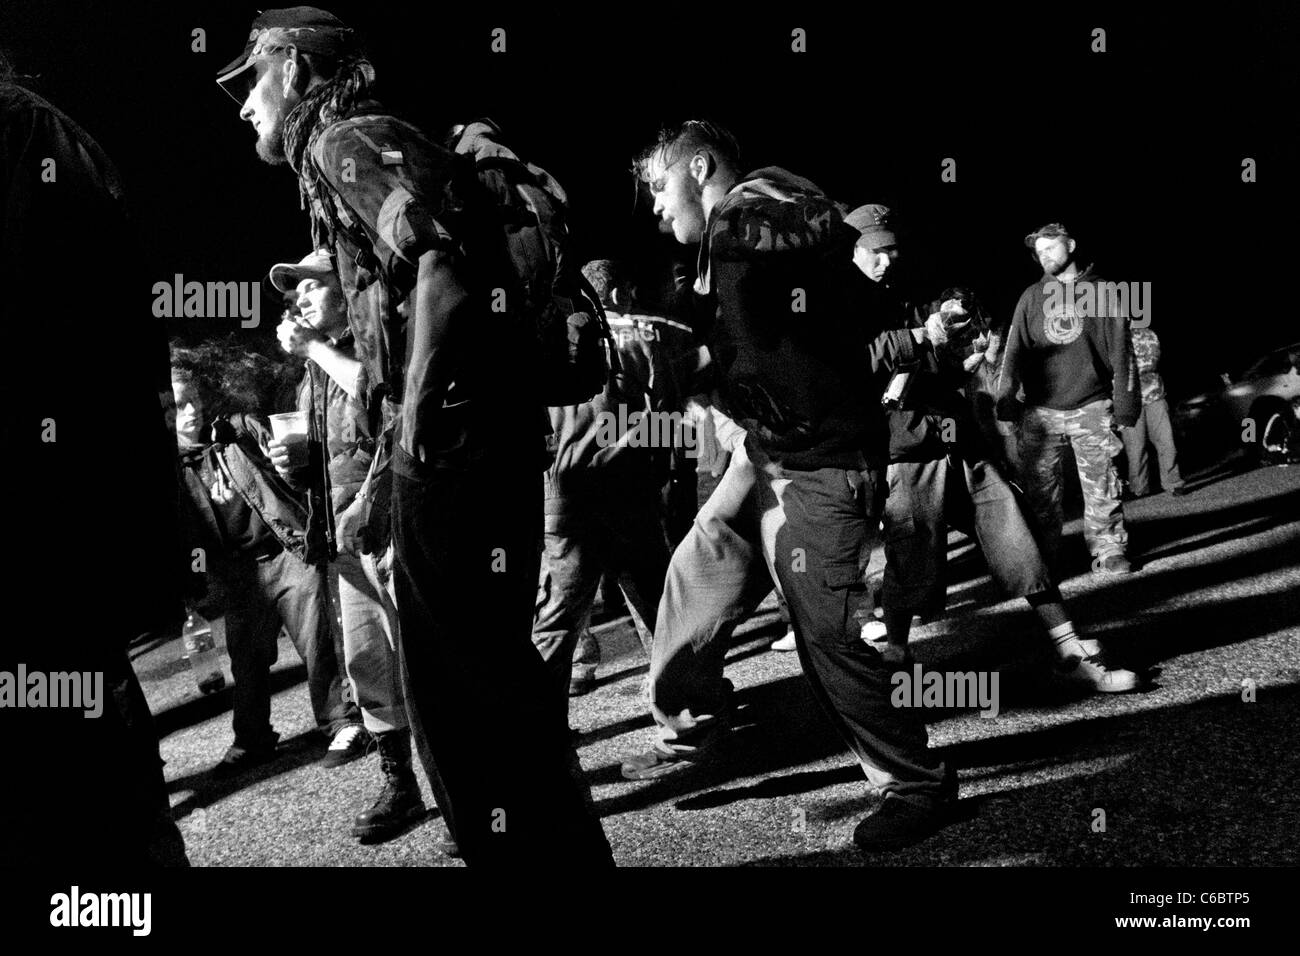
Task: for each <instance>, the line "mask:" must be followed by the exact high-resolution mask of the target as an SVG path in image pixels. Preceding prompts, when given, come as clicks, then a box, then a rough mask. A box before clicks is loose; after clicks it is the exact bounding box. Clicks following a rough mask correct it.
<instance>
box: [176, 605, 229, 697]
mask: <svg viewBox="0 0 1300 956" xmlns="http://www.w3.org/2000/svg"><path fill="white" fill-rule="evenodd" d="M225 625H226V619H225V618H224V617H219V618H217V619H216V620H215V621H212V622H210V623H209V622H208V621H207V620H206V619H205V618H203V617H200V616H199V615H198V614H195V613H193V612H191V613H190V615H189V616H188V617H187V618H185V628H184V630H182V631H181V636H182V637H183V638H184V640H185V656H186V657H187V658H189V661H190V670H192V671H193V672H194V680H195V682H196V683H197V684H198V685H199V690H200V691H201V692H202V693H204V694H211V693H215V692H216V691H219V690H221V688H223V687H225V686H226V676H225V674H224V673H223V672H222V667H221V647H220V646H219V644H218V643H217V640H218V638H221V637H224V636H225V633H224V632H225V629H226V627H225ZM223 643H224V642H223Z"/></svg>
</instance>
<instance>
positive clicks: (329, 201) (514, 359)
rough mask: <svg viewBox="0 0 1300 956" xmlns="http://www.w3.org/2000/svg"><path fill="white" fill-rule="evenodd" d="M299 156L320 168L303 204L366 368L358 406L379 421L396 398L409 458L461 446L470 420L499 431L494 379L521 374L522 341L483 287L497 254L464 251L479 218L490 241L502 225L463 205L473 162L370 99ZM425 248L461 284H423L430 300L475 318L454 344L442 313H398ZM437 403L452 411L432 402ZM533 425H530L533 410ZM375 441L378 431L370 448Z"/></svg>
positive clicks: (496, 275)
mask: <svg viewBox="0 0 1300 956" xmlns="http://www.w3.org/2000/svg"><path fill="white" fill-rule="evenodd" d="M309 161H310V162H311V163H312V164H313V166H314V169H315V172H316V174H317V175H318V177H319V184H318V187H317V188H316V190H315V196H314V197H313V215H314V216H315V217H316V219H317V221H318V224H320V225H322V226H323V227H324V231H325V233H326V235H327V237H328V241H329V243H330V244H331V245H332V248H333V251H334V253H335V262H336V265H337V268H338V273H339V279H340V281H341V284H342V286H343V291H344V295H345V296H346V299H347V302H348V322H349V325H350V327H351V330H352V334H353V337H354V339H355V342H356V355H357V358H358V360H359V361H360V362H361V363H362V366H363V367H364V369H365V373H364V375H363V377H362V381H361V382H360V383H359V387H360V390H361V395H362V401H363V403H364V404H365V406H366V408H367V409H368V410H369V411H370V412H371V413H372V414H377V413H379V414H380V420H382V422H383V427H384V429H385V430H388V429H390V428H392V427H393V426H394V424H395V420H396V419H397V418H398V417H399V416H398V410H399V409H400V420H401V421H400V426H399V427H398V428H397V429H396V436H397V438H396V440H397V441H398V443H399V444H400V445H401V446H402V447H403V450H404V451H406V452H407V453H408V454H410V455H413V456H414V457H418V458H426V457H428V455H429V454H432V453H437V452H438V450H439V449H446V448H453V447H462V446H463V445H464V441H465V428H466V427H468V426H467V425H466V423H467V422H469V421H471V420H480V419H481V420H483V421H485V422H486V421H496V422H498V423H499V424H498V427H496V428H483V429H479V430H478V432H477V433H478V434H480V435H500V434H501V432H502V431H503V430H504V427H503V426H502V425H501V424H500V423H502V422H503V418H504V422H505V423H506V424H508V423H509V422H510V421H511V420H512V419H510V418H509V417H505V416H501V415H500V411H501V406H502V404H503V402H504V400H505V399H506V398H507V397H508V396H507V395H506V394H505V393H504V392H503V390H502V389H501V387H500V386H499V385H498V383H500V382H514V381H515V380H516V378H517V377H518V376H520V375H522V374H523V372H522V371H521V367H522V365H523V362H522V358H521V351H520V346H521V344H522V343H520V342H518V341H515V340H514V339H512V337H510V336H502V335H500V331H499V330H500V322H501V316H500V315H494V314H493V313H492V310H491V307H490V306H491V291H492V289H493V288H494V287H497V286H505V285H508V284H509V280H508V272H507V271H506V266H505V263H504V260H503V259H497V260H494V261H493V262H491V263H490V264H489V263H487V262H486V261H483V260H482V258H481V257H480V259H478V260H476V261H474V262H470V261H469V257H467V255H466V248H467V246H470V245H473V247H474V248H485V247H486V246H487V243H488V242H490V241H491V237H488V238H486V239H485V238H483V237H484V235H485V233H484V230H490V229H495V230H496V235H497V237H498V239H497V242H498V243H499V242H500V239H499V237H500V234H501V230H500V226H499V225H496V224H495V223H489V222H479V221H477V220H476V219H475V218H474V217H471V216H469V215H467V211H468V208H469V205H470V200H471V197H472V196H475V195H476V192H475V190H476V189H477V187H476V181H475V180H474V178H473V169H472V164H470V163H468V161H466V160H465V159H464V158H463V157H457V156H456V155H455V154H454V153H453V152H452V151H451V150H449V149H446V148H445V147H443V146H440V145H438V144H436V143H434V142H433V141H432V140H430V139H429V138H428V137H426V136H425V135H424V133H423V132H421V131H420V130H419V129H418V128H417V127H415V126H414V125H412V124H411V123H408V122H406V121H405V120H402V119H399V118H398V117H396V116H394V115H392V114H391V113H389V112H387V111H386V110H385V109H384V108H383V107H382V106H381V105H380V104H378V103H375V102H373V101H367V102H364V103H361V104H359V105H358V107H357V109H356V110H355V111H354V112H353V114H352V115H350V116H349V117H347V118H345V119H343V120H341V121H339V122H336V123H334V124H332V125H330V126H329V127H327V128H326V129H324V130H323V131H322V132H320V134H319V135H317V136H316V137H315V139H314V140H313V142H312V145H311V149H310V160H309ZM477 218H478V219H479V220H481V219H483V218H484V217H477ZM472 230H478V232H476V233H475V232H472ZM427 253H433V254H434V255H435V261H436V264H437V265H445V266H447V267H448V268H447V269H446V270H444V274H446V275H450V276H454V277H455V280H456V281H457V282H459V284H460V286H461V287H462V288H463V289H464V290H465V291H466V292H467V293H468V295H469V300H468V303H465V302H461V301H459V300H458V296H457V295H456V294H453V295H450V296H444V295H443V292H444V290H442V289H431V290H430V296H431V300H432V301H435V302H436V301H439V300H440V299H444V298H445V299H446V300H447V301H450V302H453V303H455V304H454V305H452V307H451V308H452V309H455V310H457V314H461V310H466V311H468V312H470V313H473V314H474V316H475V317H476V318H477V319H478V321H469V322H466V323H465V324H464V331H463V332H462V333H461V334H460V335H459V336H458V347H457V348H456V350H455V352H454V353H453V354H448V353H447V345H446V344H445V342H444V341H443V340H442V335H441V333H442V332H444V331H445V325H439V326H438V327H435V328H422V329H417V328H416V323H417V322H418V320H419V317H417V316H414V315H410V314H409V312H410V309H409V308H408V306H413V296H412V293H413V291H414V288H415V282H416V278H417V276H418V272H419V263H420V260H421V257H423V256H424V255H425V254H427ZM448 318H449V315H448V314H439V315H435V316H433V321H434V323H435V325H437V323H445V322H446V321H447V320H448ZM435 368H436V369H437V373H436V374H435V373H434V371H433V370H434V369H435ZM522 391H523V389H522V388H520V389H518V390H514V389H512V390H511V392H512V393H513V394H514V395H515V396H517V395H518V394H520V393H521V392H522ZM448 407H455V409H456V411H455V412H454V413H453V412H449V413H447V414H442V413H441V412H442V409H444V408H448ZM538 414H540V409H539V410H538ZM532 427H533V431H534V432H535V431H536V423H535V421H533V422H532ZM384 448H385V444H384V443H382V442H381V451H380V453H379V454H380V457H381V459H382V458H383V457H385V455H386V452H385V451H384V450H383V449H384Z"/></svg>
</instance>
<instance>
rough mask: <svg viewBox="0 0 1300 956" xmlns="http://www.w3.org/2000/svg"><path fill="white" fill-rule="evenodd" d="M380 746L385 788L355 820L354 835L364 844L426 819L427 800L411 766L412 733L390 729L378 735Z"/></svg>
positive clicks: (382, 838)
mask: <svg viewBox="0 0 1300 956" xmlns="http://www.w3.org/2000/svg"><path fill="white" fill-rule="evenodd" d="M375 741H376V742H377V743H378V746H379V767H380V769H381V770H382V771H383V773H384V789H383V790H381V791H380V792H379V799H377V800H376V801H375V804H374V806H372V807H371V808H370V809H369V810H364V811H362V812H361V813H358V814H357V816H356V819H355V820H353V826H352V835H353V836H354V837H359V838H360V840H361V842H362V843H378V842H380V841H382V840H387V839H390V838H392V837H395V836H397V835H398V834H399V833H401V832H402V831H403V830H404V829H406V828H407V827H408V826H410V825H411V824H412V823H415V822H417V821H419V820H421V819H423V818H424V801H422V800H421V799H420V785H419V784H418V783H416V780H415V773H414V771H412V769H411V735H410V732H409V731H407V730H390V731H387V732H385V733H382V734H375Z"/></svg>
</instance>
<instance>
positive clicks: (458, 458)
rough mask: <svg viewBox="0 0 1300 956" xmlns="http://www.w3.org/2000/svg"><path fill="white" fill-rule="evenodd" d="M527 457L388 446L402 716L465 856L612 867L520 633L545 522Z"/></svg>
mask: <svg viewBox="0 0 1300 956" xmlns="http://www.w3.org/2000/svg"><path fill="white" fill-rule="evenodd" d="M533 452H534V450H533V449H532V448H531V447H530V446H529V444H528V443H527V441H526V440H524V441H521V442H519V443H516V444H514V445H508V444H507V443H505V442H504V441H501V442H499V443H498V444H496V445H495V446H494V447H492V448H490V449H484V448H478V449H472V448H466V447H465V446H464V445H462V446H460V447H457V448H455V449H454V450H451V451H449V452H447V453H446V454H445V455H442V456H441V457H439V458H437V459H435V460H432V461H425V462H420V461H418V460H416V459H415V458H413V457H411V456H410V455H407V454H406V453H405V452H403V451H402V450H401V449H400V448H399V449H397V450H396V451H395V454H394V460H393V476H394V481H393V542H394V545H395V550H396V562H395V569H394V570H395V582H396V586H397V606H398V616H399V618H400V619H401V628H400V630H401V649H402V662H403V669H404V673H405V675H406V680H407V711H408V713H409V715H410V718H411V723H412V727H413V730H414V732H415V735H416V737H417V743H418V744H420V745H421V746H419V747H418V749H419V750H420V752H421V756H422V758H425V759H426V767H425V770H426V772H427V773H428V775H429V779H430V784H431V786H432V787H433V790H434V797H435V799H436V800H437V803H438V807H439V809H440V810H441V811H442V813H443V816H444V817H445V818H446V822H447V826H448V829H449V830H450V831H451V834H452V836H453V837H454V838H455V840H456V842H457V843H458V844H459V846H460V850H461V853H462V855H463V858H464V860H465V862H466V863H467V864H469V865H480V864H487V865H502V866H504V865H510V866H532V865H546V864H554V862H555V861H556V860H557V859H562V860H564V861H565V862H566V864H574V865H579V866H610V865H612V864H613V857H612V854H611V852H610V848H609V843H608V841H606V839H605V834H604V831H603V830H602V829H601V826H600V823H599V821H598V820H597V818H596V816H595V814H594V813H593V811H592V807H591V799H590V794H589V793H588V792H587V790H586V786H585V784H584V783H583V781H582V779H581V771H580V768H579V765H578V761H577V757H576V755H575V754H574V751H573V746H572V744H571V742H570V740H569V730H568V725H567V722H566V721H565V720H563V716H562V714H561V713H560V712H559V711H558V710H557V709H556V708H555V707H554V705H553V700H552V699H551V698H550V696H549V695H548V694H547V689H548V684H547V674H546V667H545V665H544V663H543V662H542V658H541V656H540V655H539V654H538V653H537V650H536V648H534V647H533V643H532V640H531V634H532V617H533V602H534V598H535V596H536V591H537V576H538V547H539V543H540V542H539V539H540V536H541V530H542V507H541V506H542V500H541V487H540V482H539V481H538V473H537V472H538V469H534V468H531V467H530V464H531V463H532V462H534V461H536V459H537V455H536V454H535V453H533ZM427 760H431V761H432V763H433V766H428V765H427Z"/></svg>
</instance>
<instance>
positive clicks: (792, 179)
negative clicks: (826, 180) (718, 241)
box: [695, 166, 842, 295]
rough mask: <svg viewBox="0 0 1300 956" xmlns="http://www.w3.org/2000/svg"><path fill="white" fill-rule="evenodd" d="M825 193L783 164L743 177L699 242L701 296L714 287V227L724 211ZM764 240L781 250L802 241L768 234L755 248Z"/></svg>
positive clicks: (712, 214) (715, 210)
mask: <svg viewBox="0 0 1300 956" xmlns="http://www.w3.org/2000/svg"><path fill="white" fill-rule="evenodd" d="M825 196H826V194H825V193H824V192H822V190H821V188H820V187H818V186H817V184H816V183H814V182H812V181H811V180H809V179H804V178H803V177H802V176H796V175H795V174H794V173H792V172H790V171H789V170H786V169H782V168H781V167H780V166H764V167H763V168H762V169H756V170H754V171H753V172H752V173H749V174H747V175H745V176H743V177H741V181H740V182H739V183H737V184H736V185H735V186H733V187H732V188H731V191H730V192H728V193H727V195H726V196H724V197H723V198H722V201H721V202H720V203H718V204H717V205H716V206H715V207H714V208H713V210H712V211H711V212H710V213H709V224H708V226H707V227H706V228H705V230H704V238H703V239H702V240H701V242H700V254H699V262H698V263H697V265H698V271H697V275H698V278H697V279H696V280H695V291H696V292H697V293H699V294H700V295H708V294H709V291H710V290H711V288H712V286H711V284H710V276H709V252H710V249H711V248H712V237H713V231H714V227H715V226H716V225H717V224H718V223H719V222H720V221H721V219H722V214H723V213H725V212H727V211H728V210H731V209H733V208H735V207H737V206H741V205H744V204H747V203H755V202H764V201H770V200H776V201H777V202H798V201H800V200H803V199H808V198H810V197H819V198H823V199H824V198H825ZM841 211H842V210H841ZM764 243H768V244H770V248H771V249H772V251H779V250H780V249H781V248H784V247H785V246H786V245H790V246H793V245H796V244H802V243H801V242H800V241H799V238H798V237H791V236H767V237H762V238H760V239H759V240H758V245H756V250H757V249H760V248H761V247H762V245H763V244H764Z"/></svg>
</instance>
